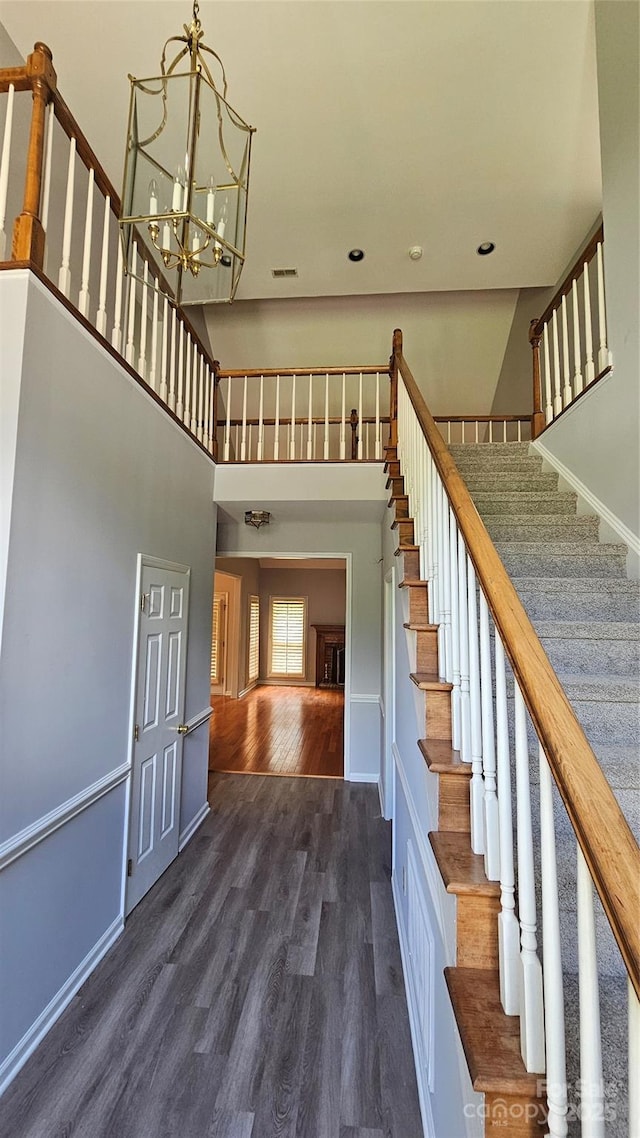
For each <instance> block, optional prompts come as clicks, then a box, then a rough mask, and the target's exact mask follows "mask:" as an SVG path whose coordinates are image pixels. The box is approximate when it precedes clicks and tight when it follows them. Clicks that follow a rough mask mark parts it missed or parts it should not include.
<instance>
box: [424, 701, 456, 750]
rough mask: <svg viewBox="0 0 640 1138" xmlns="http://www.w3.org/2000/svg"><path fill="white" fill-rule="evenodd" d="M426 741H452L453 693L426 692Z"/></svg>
mask: <svg viewBox="0 0 640 1138" xmlns="http://www.w3.org/2000/svg"><path fill="white" fill-rule="evenodd" d="M424 735H425V738H426V739H451V693H450V692H448V691H446V692H441V691H435V692H434V691H430V692H425V731H424Z"/></svg>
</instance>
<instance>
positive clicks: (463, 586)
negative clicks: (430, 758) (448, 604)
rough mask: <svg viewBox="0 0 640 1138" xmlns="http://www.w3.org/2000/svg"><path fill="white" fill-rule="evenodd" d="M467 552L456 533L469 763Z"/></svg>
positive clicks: (463, 736)
mask: <svg viewBox="0 0 640 1138" xmlns="http://www.w3.org/2000/svg"><path fill="white" fill-rule="evenodd" d="M467 606H468V602H467V551H466V548H465V544H464V538H463V536H462V533H460V532H459V533H458V628H459V635H460V758H461V759H462V760H463V762H465V763H470V762H471V702H470V699H469V622H468V618H467V611H468V608H467Z"/></svg>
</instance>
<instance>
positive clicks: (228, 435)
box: [224, 376, 231, 462]
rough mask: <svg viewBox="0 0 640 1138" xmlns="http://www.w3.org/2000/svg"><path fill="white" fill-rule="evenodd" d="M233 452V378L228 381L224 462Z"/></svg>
mask: <svg viewBox="0 0 640 1138" xmlns="http://www.w3.org/2000/svg"><path fill="white" fill-rule="evenodd" d="M230 451H231V376H229V378H228V380H227V422H226V425H225V431H224V461H225V462H228V461H229V456H230Z"/></svg>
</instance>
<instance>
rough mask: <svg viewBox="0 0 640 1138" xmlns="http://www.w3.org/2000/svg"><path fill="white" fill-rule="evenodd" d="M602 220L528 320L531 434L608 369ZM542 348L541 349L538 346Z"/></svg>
mask: <svg viewBox="0 0 640 1138" xmlns="http://www.w3.org/2000/svg"><path fill="white" fill-rule="evenodd" d="M603 243H604V230H603V227H602V225H600V227H599V228H598V230H597V231H596V233H594V235H593V237H592V238H591V239H590V240H589V241H588V242H587V244H586V245H585V247H584V249H582V250H581V252H580V254H579V256H578V257H577V258H576V261H575V264H574V265H573V267H572V268H571V269H570V270H569V272H568V273H567V275H566V277H565V279H564V280H563V282H562V284H561V285H560V287H559V289H558V290H557V292H556V294H555V296H554V297H553V299H552V300H551V302H550V303H549V304H548V305H547V308H546V309H545V311H544V312H543V314H542V316H540V317H539V318H536V319H535V320H532V321H531V325H530V328H529V341H530V343H531V348H532V350H533V419H532V423H533V430H532V433H533V438H537V437H538V435H539V434H541V432H542V431H543V430H544V429H545V427H546V426H548V425H549V424H550V423H552V422H553V421H554V419H557V418H558V416H559V415H561V414H562V412H563V411H564V410H565V409H566V408H567V407H569V406H570V405H571V404H572V403H574V402H575V401H576V399H578V397H579V396H580V395H582V393H583V392H584V391H586V390H587V388H588V387H590V386H591V384H593V383H596V382H597V380H599V379H602V378H603V377H604V376H605V375H608V374H609V372H610V371H611V370H612V366H613V361H612V356H611V352H610V351H609V346H608V344H607V315H606V308H605V295H604V258H603ZM541 349H542V350H541Z"/></svg>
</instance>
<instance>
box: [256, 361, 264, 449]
mask: <svg viewBox="0 0 640 1138" xmlns="http://www.w3.org/2000/svg"><path fill="white" fill-rule="evenodd" d="M263 458H264V376H263V375H261V376H260V407H259V410H258V453H257V460H258V462H262V459H263Z"/></svg>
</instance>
